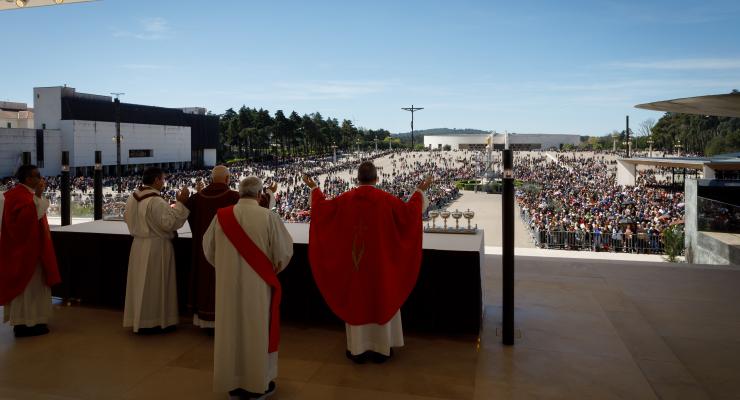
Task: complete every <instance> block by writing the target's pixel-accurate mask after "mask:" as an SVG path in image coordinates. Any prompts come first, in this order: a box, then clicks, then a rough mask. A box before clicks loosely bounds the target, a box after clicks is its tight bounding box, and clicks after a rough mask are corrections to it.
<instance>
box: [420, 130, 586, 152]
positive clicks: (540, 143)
mask: <svg viewBox="0 0 740 400" xmlns="http://www.w3.org/2000/svg"><path fill="white" fill-rule="evenodd" d="M505 136H506V135H504V134H503V133H496V132H493V133H492V134H487V135H444V136H443V135H440V136H424V146H425V147H427V148H432V149H443V148H445V147H446V146H449V147H450V149H451V150H483V149H485V148H486V146H487V145H488V140H489V138H491V139H492V142H493V148H494V150H503V149H504V141H505ZM580 142H581V137H580V136H578V135H558V134H543V133H509V145H510V147H511V149H513V150H550V149H555V150H559V149H561V148H562V147H563V146H564V145H566V144H571V145H573V146H577V145H578V144H579V143H580Z"/></svg>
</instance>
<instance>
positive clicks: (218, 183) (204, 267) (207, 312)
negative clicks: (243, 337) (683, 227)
mask: <svg viewBox="0 0 740 400" xmlns="http://www.w3.org/2000/svg"><path fill="white" fill-rule="evenodd" d="M230 179H231V177H230V173H229V169H228V168H227V167H225V166H223V165H218V166H216V167H214V168H213V171H211V183H210V184H209V185H208V186H206V187H205V188H202V189H200V190H199V191H198V193H195V194H193V195H192V196H190V198H189V199H188V202H187V203H186V206H187V207H188V210H190V216H188V223H189V224H190V231H191V232H192V234H193V250H192V251H193V254H192V260H193V261H192V266H193V267H192V270H191V276H190V296H189V304H188V307H189V309H191V310H192V311H193V324H195V325H196V326H199V327H201V328H214V327H215V322H214V321H215V304H216V303H215V290H216V272H215V270H214V269H213V266H211V264H209V263H208V261H206V258H205V256H204V255H203V245H202V243H203V234H204V233H205V232H206V229H208V227H209V226H210V224H211V221H212V220H213V217H214V216H215V215H216V210H218V209H219V208H223V207H227V206H233V205H234V204H236V202H237V201H239V192H237V191H235V190H231V189H229V181H230ZM276 191H277V184H275V183H274V184H273V185H272V186H271V187H270V188H269V189H267V190H266V192H265V194H264V196H263V198H261V199H260V205H261V206H263V207H267V208H272V207H274V206H275V196H274V193H275V192H276Z"/></svg>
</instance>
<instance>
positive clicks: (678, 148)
mask: <svg viewBox="0 0 740 400" xmlns="http://www.w3.org/2000/svg"><path fill="white" fill-rule="evenodd" d="M673 148H674V149H675V150H676V155H677V156H679V157H681V149H682V148H683V145H682V144H681V139H676V144H674V145H673Z"/></svg>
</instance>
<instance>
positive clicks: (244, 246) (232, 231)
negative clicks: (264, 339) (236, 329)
mask: <svg viewBox="0 0 740 400" xmlns="http://www.w3.org/2000/svg"><path fill="white" fill-rule="evenodd" d="M217 215H218V223H219V224H220V225H221V229H222V230H223V231H224V234H225V235H226V237H227V238H228V239H229V242H231V244H232V245H233V246H234V248H235V249H236V251H238V252H239V254H240V255H241V256H242V258H244V261H246V262H247V263H248V264H249V265H250V266H251V267H252V269H254V272H256V273H257V275H259V276H260V278H262V280H264V281H265V283H267V284H268V285H269V286H270V287H271V288H272V296H271V298H270V327H269V330H270V337H269V341H268V345H267V352H268V353H273V352H276V351H277V350H278V345H279V344H280V297H281V295H282V287H281V286H280V281H279V280H278V277H277V274H276V273H275V270H274V269H273V264H272V261H270V259H269V258H268V257H267V256H266V255H265V253H263V252H262V250H260V248H259V247H257V245H256V244H254V242H253V241H252V239H250V238H249V235H247V233H246V232H244V229H243V228H242V226H241V225H239V221H237V220H236V216H234V206H231V207H226V208H222V209H220V210H218V214H217Z"/></svg>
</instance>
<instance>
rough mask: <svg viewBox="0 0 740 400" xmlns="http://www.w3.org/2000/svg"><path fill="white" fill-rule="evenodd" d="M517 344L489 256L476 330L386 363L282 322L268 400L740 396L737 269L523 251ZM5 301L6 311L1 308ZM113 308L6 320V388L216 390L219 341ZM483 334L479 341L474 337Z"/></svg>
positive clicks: (206, 394)
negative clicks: (29, 322)
mask: <svg viewBox="0 0 740 400" xmlns="http://www.w3.org/2000/svg"><path fill="white" fill-rule="evenodd" d="M516 262H517V275H516V314H515V318H516V328H517V329H518V333H519V334H518V335H517V336H518V339H517V340H516V345H515V346H513V347H505V346H502V345H501V338H500V336H499V331H500V326H501V271H500V265H501V260H500V257H498V256H486V258H485V266H484V282H483V284H484V293H485V298H484V304H485V315H484V319H483V330H482V332H481V334H480V337H479V338H476V337H444V336H432V335H424V336H420V335H413V334H407V335H406V346H405V347H404V348H402V349H400V350H398V351H397V352H396V355H395V356H394V358H393V359H392V360H391V361H390V362H388V363H387V364H383V365H374V364H368V365H354V364H352V363H350V362H349V361H348V360H347V359H346V358H345V357H344V345H345V337H344V328H343V327H341V326H335V327H314V326H299V325H285V326H284V327H283V329H282V335H281V336H282V340H281V348H280V354H279V360H280V361H279V376H278V379H277V388H278V389H277V392H276V394H275V396H274V397H273V399H283V400H285V399H297V400H313V399H321V400H324V399H337V400H345V399H353V400H375V399H381V398H382V399H389V400H434V399H436V400H439V399H460V400H490V399H510V398H514V399H569V400H570V399H630V400H632V399H710V398H712V399H736V398H738V397H740V380H738V379H737V377H738V376H740V339H738V338H740V313H738V312H737V304H738V302H740V291H738V289H737V288H738V287H740V270H737V269H732V268H723V267H707V266H685V265H682V266H676V265H669V264H665V263H645V262H640V263H636V262H615V261H598V260H575V259H555V258H541V257H538V258H533V257H517V260H516ZM0 312H1V310H0ZM121 318H122V313H121V311H119V310H108V309H95V308H89V307H84V306H83V307H80V306H73V307H65V306H61V305H57V306H55V309H54V315H53V319H52V321H51V322H50V328H51V330H52V333H51V334H49V335H47V336H43V337H37V338H26V339H22V340H20V339H19V340H16V339H14V338H13V335H12V331H11V329H10V327H8V326H7V325H0V399H19V400H20V399H23V400H41V399H44V400H74V399H107V400H116V399H140V400H146V399H163V398H164V399H184V400H189V399H193V400H196V399H197V400H202V399H220V400H225V399H226V398H227V397H226V394H225V393H213V392H212V382H213V380H212V379H213V372H212V368H213V338H211V337H208V336H207V335H205V334H204V333H202V332H199V331H198V330H197V329H195V328H193V327H192V326H191V325H189V323H190V321H188V320H187V319H185V318H184V319H183V320H182V325H181V326H180V328H179V329H178V330H177V331H176V332H174V333H172V334H168V335H164V336H143V337H140V336H136V335H133V334H132V333H131V332H130V331H129V330H127V329H123V328H121ZM477 339H479V341H478V340H477Z"/></svg>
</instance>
